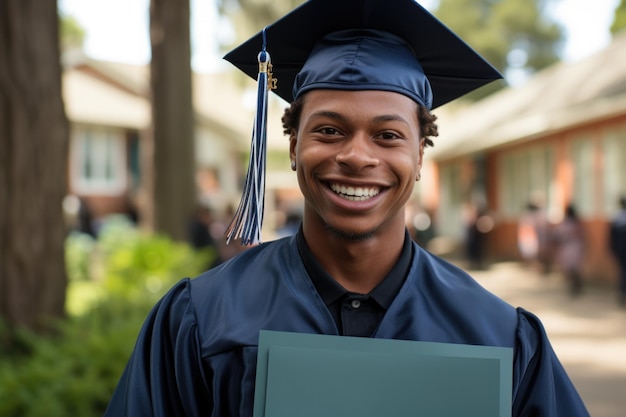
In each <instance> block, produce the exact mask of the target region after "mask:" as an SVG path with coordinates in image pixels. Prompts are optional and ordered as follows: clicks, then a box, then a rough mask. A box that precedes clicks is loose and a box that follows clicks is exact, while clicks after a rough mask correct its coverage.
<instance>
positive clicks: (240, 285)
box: [105, 236, 589, 417]
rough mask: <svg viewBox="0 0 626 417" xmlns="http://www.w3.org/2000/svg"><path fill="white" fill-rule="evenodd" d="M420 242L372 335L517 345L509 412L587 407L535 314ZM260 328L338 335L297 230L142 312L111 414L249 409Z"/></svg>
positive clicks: (530, 414) (518, 415)
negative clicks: (146, 313) (308, 267)
mask: <svg viewBox="0 0 626 417" xmlns="http://www.w3.org/2000/svg"><path fill="white" fill-rule="evenodd" d="M413 245H414V253H415V255H414V258H413V260H412V264H411V267H410V270H409V274H408V277H407V279H406V282H405V283H404V285H403V286H402V288H401V290H400V292H399V293H398V295H397V296H396V299H395V300H394V302H393V303H392V305H391V306H390V308H389V310H388V311H387V313H386V314H385V316H384V318H383V320H382V322H381V323H380V325H379V327H378V329H377V330H376V332H375V333H374V335H373V337H376V338H387V339H404V340H421V341H432V342H447V343H463V344H473V345H487V346H504V347H513V348H514V364H513V367H514V369H513V410H512V416H513V417H588V416H589V414H588V412H587V411H586V409H585V406H584V405H583V403H582V401H581V399H580V397H579V395H578V393H577V392H576V390H575V388H574V387H573V385H572V383H571V382H570V380H569V378H568V376H567V374H566V372H565V371H564V369H563V367H562V366H561V364H560V362H559V360H558V359H557V357H556V355H555V353H554V351H553V350H552V347H551V346H550V343H549V341H548V338H547V336H546V334H545V331H544V329H543V326H542V324H541V323H540V321H539V320H538V319H537V318H536V317H535V316H534V315H533V314H531V313H529V312H527V311H525V310H523V309H521V308H517V309H516V308H514V307H512V306H510V305H509V304H507V303H505V302H504V301H502V300H501V299H499V298H497V297H496V296H495V295H493V294H491V293H489V292H488V291H486V290H485V289H484V288H483V287H481V286H480V285H479V284H478V283H477V282H476V281H475V280H474V279H472V278H471V277H470V276H469V275H468V274H466V273H465V272H463V271H462V270H460V269H459V268H457V267H455V266H453V265H451V264H449V263H447V262H446V261H444V260H442V259H440V258H438V257H436V256H434V255H432V254H430V253H428V252H427V251H425V250H423V249H422V248H420V247H419V246H418V245H416V244H415V243H413ZM262 329H266V330H279V331H288V332H301V333H315V334H330V335H336V334H338V333H337V327H336V325H335V323H334V321H333V318H332V316H331V314H330V313H329V311H328V309H327V308H326V306H325V305H324V302H323V301H322V299H321V298H320V296H319V295H318V293H317V291H316V289H315V287H314V286H313V283H312V282H311V280H310V278H309V277H308V275H307V272H306V270H305V267H304V265H303V263H302V260H301V258H300V256H299V254H298V250H297V247H296V241H295V236H291V237H287V238H284V239H281V240H277V241H274V242H269V243H264V244H262V245H259V246H257V247H254V248H251V249H248V250H247V251H245V252H243V253H242V254H240V255H239V256H237V257H236V258H233V259H231V260H230V261H228V262H226V263H224V264H222V265H220V266H218V267H216V268H214V269H212V270H210V271H208V272H206V273H204V274H203V275H201V276H199V277H197V278H195V279H192V280H190V279H184V280H182V281H180V282H179V283H178V284H176V285H175V286H174V287H173V288H172V289H171V290H170V291H169V292H168V293H167V294H166V295H165V296H164V297H163V298H162V299H161V300H160V301H159V303H157V305H156V306H155V307H154V308H153V310H152V311H151V313H150V314H149V316H148V318H147V319H146V322H145V323H144V325H143V327H142V329H141V332H140V334H139V337H138V340H137V344H136V346H135V349H134V352H133V354H132V356H131V358H130V360H129V362H128V364H127V366H126V369H125V370H124V373H123V375H122V377H121V379H120V382H119V384H118V387H117V388H116V390H115V393H114V394H113V397H112V399H111V402H110V404H109V407H108V409H107V412H106V414H105V416H107V417H124V416H128V417H131V416H132V417H139V416H163V417H165V416H168V417H172V416H213V417H238V416H251V415H252V409H253V401H254V381H255V373H256V355H257V344H258V337H259V331H260V330H262Z"/></svg>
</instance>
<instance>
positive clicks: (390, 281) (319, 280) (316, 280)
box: [296, 227, 413, 310]
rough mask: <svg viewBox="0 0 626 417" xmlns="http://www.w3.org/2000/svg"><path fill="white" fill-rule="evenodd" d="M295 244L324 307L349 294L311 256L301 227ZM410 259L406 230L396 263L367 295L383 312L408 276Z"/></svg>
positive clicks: (408, 238)
mask: <svg viewBox="0 0 626 417" xmlns="http://www.w3.org/2000/svg"><path fill="white" fill-rule="evenodd" d="M296 242H297V245H298V252H299V253H300V257H301V258H302V261H303V263H304V267H305V268H306V270H307V272H308V273H309V276H310V277H311V281H313V285H315V288H316V289H317V291H318V293H319V294H320V296H321V297H322V300H324V303H325V304H326V305H330V304H332V303H333V302H334V301H336V300H337V299H339V298H340V297H343V296H344V295H345V294H348V293H349V291H348V290H346V289H345V288H344V287H343V286H341V285H340V284H339V283H338V282H337V281H335V279H334V278H333V277H331V276H330V275H329V274H328V272H326V271H325V270H324V268H323V267H322V265H321V264H320V263H319V262H318V261H317V259H315V256H313V253H312V252H311V250H310V249H309V246H308V245H307V243H306V241H305V240H304V234H303V233H302V227H301V228H300V230H299V231H298V233H297V235H296ZM412 258H413V245H412V240H411V237H410V235H409V232H408V230H407V231H405V235H404V244H403V245H402V252H401V253H400V257H399V258H398V261H397V262H396V263H395V265H394V267H393V268H392V269H391V271H389V273H388V274H387V276H385V278H384V279H383V280H382V281H381V282H380V283H379V284H378V285H377V286H376V287H375V288H374V289H373V290H372V291H370V293H369V294H368V295H369V296H370V297H372V298H373V299H374V301H376V303H378V304H379V305H380V306H381V307H382V308H384V309H385V310H387V309H388V308H389V306H391V303H392V302H393V300H394V298H395V297H396V295H397V294H398V292H399V291H400V288H401V287H402V284H403V283H404V280H405V279H406V277H407V275H408V272H409V268H410V266H411V259H412Z"/></svg>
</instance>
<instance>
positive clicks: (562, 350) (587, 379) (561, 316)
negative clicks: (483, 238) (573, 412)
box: [469, 263, 626, 417]
mask: <svg viewBox="0 0 626 417" xmlns="http://www.w3.org/2000/svg"><path fill="white" fill-rule="evenodd" d="M469 272H470V273H471V275H472V276H474V277H475V278H476V279H477V280H478V281H479V282H480V283H481V284H483V285H484V286H485V287H486V288H488V289H489V290H491V291H492V292H493V293H495V294H497V295H498V296H500V297H501V298H503V299H505V300H506V301H508V302H509V303H511V304H513V305H515V306H521V307H524V308H526V309H527V310H529V311H531V312H533V313H535V314H536V315H537V316H539V318H540V319H541V320H542V322H543V324H544V326H545V327H546V331H547V332H548V335H549V337H550V340H551V342H552V346H553V347H554V350H555V351H556V353H557V355H558V356H559V358H560V360H561V362H562V363H563V366H564V367H565V369H566V370H567V372H568V374H569V375H570V377H571V379H572V380H573V382H574V384H575V385H576V387H577V388H578V391H579V392H580V395H581V396H582V398H583V400H584V401H585V404H586V405H587V408H588V409H589V412H590V414H591V416H592V417H625V416H626V309H624V308H620V307H619V306H618V305H617V301H616V300H617V298H616V295H615V292H613V291H612V289H610V288H604V287H603V288H597V287H592V288H589V287H587V288H585V289H584V290H583V293H582V294H581V295H580V296H578V297H576V298H572V297H570V296H569V294H568V292H567V288H566V286H565V283H564V281H563V279H562V277H561V276H560V275H559V274H558V273H554V274H549V275H547V276H539V275H537V274H535V273H532V272H529V271H528V270H527V269H525V268H523V267H522V266H521V265H519V264H517V263H498V264H494V265H492V266H491V267H490V268H489V269H488V270H486V271H469Z"/></svg>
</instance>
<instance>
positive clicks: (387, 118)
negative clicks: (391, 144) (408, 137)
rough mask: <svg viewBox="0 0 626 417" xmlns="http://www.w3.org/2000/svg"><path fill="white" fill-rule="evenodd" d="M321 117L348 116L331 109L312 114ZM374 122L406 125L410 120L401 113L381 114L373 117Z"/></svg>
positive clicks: (343, 118)
mask: <svg viewBox="0 0 626 417" xmlns="http://www.w3.org/2000/svg"><path fill="white" fill-rule="evenodd" d="M321 117H328V118H331V119H335V120H339V121H342V120H347V118H346V117H345V116H343V115H342V114H341V113H337V112H334V111H330V110H320V111H318V112H315V113H313V114H312V115H311V118H321ZM372 121H373V122H375V123H381V122H401V123H404V124H406V125H408V124H409V122H408V121H407V120H406V119H405V118H404V117H401V116H399V115H396V114H383V115H380V116H376V117H374V118H373V119H372Z"/></svg>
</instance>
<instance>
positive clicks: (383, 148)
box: [290, 90, 424, 239]
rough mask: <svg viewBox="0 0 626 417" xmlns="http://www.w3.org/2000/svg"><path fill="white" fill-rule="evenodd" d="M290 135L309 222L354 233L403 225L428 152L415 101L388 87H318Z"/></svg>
mask: <svg viewBox="0 0 626 417" xmlns="http://www.w3.org/2000/svg"><path fill="white" fill-rule="evenodd" d="M290 141H291V142H290V152H291V158H292V160H295V161H296V163H297V175H298V182H299V184H300V189H301V190H302V193H303V195H304V197H305V201H306V203H305V222H307V223H309V222H310V223H309V225H312V226H320V227H323V228H325V229H326V230H330V231H332V232H334V233H335V234H338V235H340V236H344V237H347V238H349V239H364V238H367V237H370V236H374V235H376V234H379V233H384V232H386V231H390V230H394V231H398V230H404V205H405V203H406V202H407V200H408V199H409V198H410V196H411V193H412V191H413V186H414V184H415V181H416V177H417V175H418V173H419V170H420V168H421V164H422V155H423V150H424V140H423V139H421V138H420V127H419V122H418V118H417V104H416V103H415V102H414V101H412V100H411V99H409V98H408V97H405V96H404V95H401V94H397V93H392V92H385V91H336V90H313V91H311V92H308V93H307V94H306V97H305V103H304V107H303V108H302V114H301V116H300V123H299V131H298V132H297V133H296V134H295V135H292V136H291V138H290ZM305 227H306V224H305Z"/></svg>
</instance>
